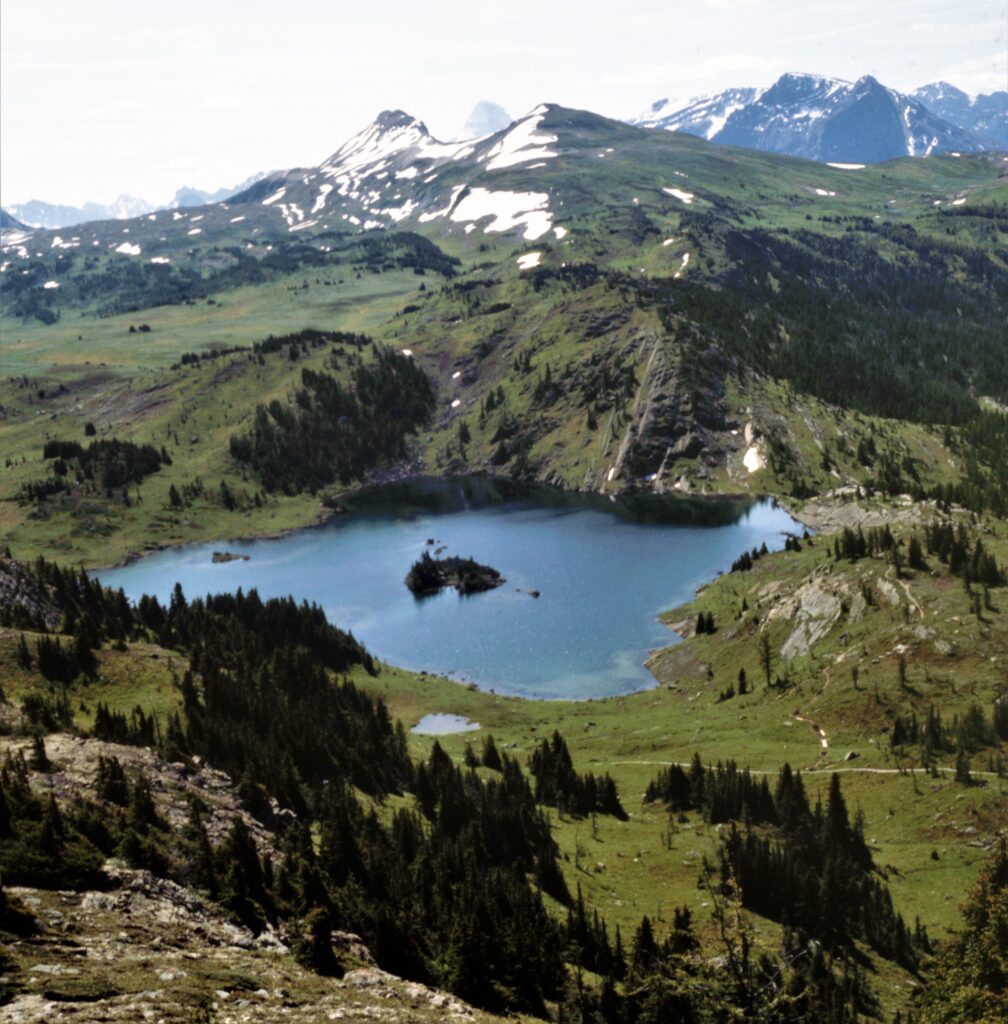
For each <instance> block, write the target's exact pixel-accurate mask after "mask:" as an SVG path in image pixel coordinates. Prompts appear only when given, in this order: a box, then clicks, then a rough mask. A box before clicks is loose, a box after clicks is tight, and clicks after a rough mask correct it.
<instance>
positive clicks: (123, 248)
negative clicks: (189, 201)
mask: <svg viewBox="0 0 1008 1024" xmlns="http://www.w3.org/2000/svg"><path fill="white" fill-rule="evenodd" d="M197 230H198V229H197ZM115 251H116V252H121V253H122V254H123V255H124V256H139V255H140V246H139V245H133V244H132V243H130V242H122V243H121V244H119V245H117V246H116V248H115Z"/></svg>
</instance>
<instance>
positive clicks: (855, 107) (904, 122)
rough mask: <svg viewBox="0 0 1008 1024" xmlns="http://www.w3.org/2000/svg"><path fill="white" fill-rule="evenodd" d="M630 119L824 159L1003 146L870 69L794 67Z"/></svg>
mask: <svg viewBox="0 0 1008 1024" xmlns="http://www.w3.org/2000/svg"><path fill="white" fill-rule="evenodd" d="M925 88H926V87H925ZM957 92H958V91H957ZM927 95H930V94H927ZM959 95H960V96H963V97H965V94H961V93H960V94H959ZM952 99H955V97H952ZM966 99H967V101H968V97H966ZM960 106H961V103H960ZM967 108H968V102H967ZM945 109H946V110H952V107H951V106H946V108H945ZM956 109H959V108H958V107H957V108H956ZM988 116H989V115H988ZM1006 120H1008V113H1006ZM630 123H632V124H636V125H640V126H642V127H651V128H664V129H667V130H670V131H684V132H688V133H690V134H692V135H698V136H700V137H702V138H705V139H707V140H708V141H711V142H717V143H721V144H725V145H735V146H745V147H747V148H752V149H759V150H764V151H767V152H776V153H781V154H785V155H789V156H799V157H803V158H805V159H811V160H817V161H820V162H831V161H832V162H847V163H855V162H856V163H877V162H881V161H884V160H891V159H895V158H898V157H900V156H928V155H931V154H938V153H949V152H983V151H985V150H987V149H990V148H996V147H995V146H994V145H993V144H992V139H988V138H987V137H986V136H981V135H979V134H977V133H976V132H975V131H973V130H971V129H970V128H967V127H962V126H961V125H960V124H958V123H956V122H953V121H952V120H947V119H946V118H945V117H944V116H941V115H940V114H938V113H936V112H934V111H933V110H932V109H931V108H930V107H928V106H927V105H926V104H925V103H924V102H923V99H922V97H920V96H918V95H917V94H909V95H908V94H903V93H899V92H897V91H896V90H894V89H889V88H887V87H885V86H883V85H882V84H881V83H880V82H878V80H877V79H875V78H874V77H873V76H871V75H865V76H863V77H861V78H859V79H858V80H857V81H856V82H847V81H845V80H843V79H837V78H826V77H823V76H819V75H812V74H805V73H795V72H788V73H786V74H784V75H781V77H780V78H778V79H777V81H776V82H774V83H773V84H772V85H770V86H769V87H767V88H762V89H756V88H734V89H727V90H724V91H722V92H719V93H715V94H712V95H707V96H701V97H697V98H695V99H693V100H690V101H689V102H688V103H687V104H685V105H684V106H682V107H679V108H676V109H671V110H670V109H669V104H668V101H667V100H659V101H656V102H655V103H653V104H652V105H651V107H650V108H649V109H648V111H646V112H645V113H644V114H643V115H641V116H639V117H636V118H631V119H630Z"/></svg>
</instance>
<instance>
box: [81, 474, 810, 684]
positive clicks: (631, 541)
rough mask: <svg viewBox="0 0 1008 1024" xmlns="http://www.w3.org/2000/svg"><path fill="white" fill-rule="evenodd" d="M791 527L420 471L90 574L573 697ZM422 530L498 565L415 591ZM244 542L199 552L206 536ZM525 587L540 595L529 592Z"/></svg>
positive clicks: (618, 673) (662, 641) (632, 663)
mask: <svg viewBox="0 0 1008 1024" xmlns="http://www.w3.org/2000/svg"><path fill="white" fill-rule="evenodd" d="M787 531H793V532H799V533H800V532H801V526H800V525H799V524H797V523H796V522H795V521H794V520H793V519H792V518H791V517H790V516H789V515H788V514H787V513H786V512H784V511H783V510H782V509H780V508H778V507H776V506H774V505H773V504H772V503H771V502H769V501H763V502H755V503H751V504H750V503H746V502H726V501H717V502H698V501H695V500H694V501H687V500H685V499H679V500H674V499H669V500H664V501H657V500H655V499H653V498H652V499H640V500H637V501H633V500H631V501H619V502H611V501H608V500H606V499H600V498H598V497H597V496H579V495H570V494H564V493H562V492H558V491H553V490H550V489H547V488H534V489H529V488H521V487H518V486H516V485H512V484H506V483H503V482H500V481H491V480H485V479H469V480H461V481H455V480H452V481H447V480H429V481H419V482H412V483H410V484H405V485H402V484H400V485H395V486H391V487H387V488H382V489H376V490H374V491H372V492H369V493H366V494H364V495H362V496H359V497H358V498H355V499H354V503H353V508H352V512H351V514H350V515H347V516H345V517H341V518H340V519H338V520H337V521H335V522H334V523H332V524H330V525H327V526H324V527H319V528H317V529H312V530H305V531H302V532H299V533H294V534H291V535H289V536H286V537H283V538H281V539H279V540H262V541H253V542H229V543H227V544H224V543H221V542H218V543H215V544H206V545H201V546H198V547H191V548H182V549H172V550H166V551H161V552H158V553H156V554H154V555H151V556H150V557H148V558H144V559H142V560H140V561H138V562H134V563H133V564H132V565H128V566H123V567H120V568H116V569H108V570H103V571H101V572H100V573H98V575H99V577H100V578H101V580H102V581H103V582H105V583H106V584H108V585H110V586H115V587H123V588H124V589H125V591H126V593H127V595H128V596H129V597H131V598H133V599H136V598H139V597H140V595H141V594H143V593H151V594H156V595H157V596H158V597H159V598H160V599H161V600H162V601H166V600H167V599H168V597H169V595H170V593H171V590H172V588H173V587H174V585H175V583H176V581H178V582H180V583H181V584H182V587H183V589H184V591H185V592H186V594H187V596H189V597H194V596H200V595H203V594H206V593H209V592H218V591H226V590H236V589H237V588H238V587H242V588H244V589H245V590H248V589H251V588H252V587H256V588H257V589H258V590H259V593H260V594H261V595H262V596H263V597H274V596H286V595H287V594H293V595H294V596H295V597H296V598H298V599H306V600H308V601H314V602H316V603H318V604H320V605H321V606H322V607H323V608H324V609H325V612H326V614H327V615H328V617H329V619H330V620H331V621H332V622H334V623H336V624H337V625H339V626H341V627H342V628H344V629H349V630H351V631H352V632H353V633H354V635H355V636H356V637H357V638H358V639H359V640H361V641H362V642H363V643H364V644H365V645H366V646H367V647H368V649H369V650H370V651H371V652H372V653H373V654H375V655H377V656H378V657H380V658H382V659H384V660H386V661H388V662H391V663H392V664H396V665H401V666H403V667H406V668H412V669H426V670H428V671H431V672H438V673H442V674H446V675H450V676H452V677H454V678H456V679H460V680H465V681H472V682H475V683H477V684H478V685H479V686H480V687H481V688H484V689H494V690H496V691H497V692H499V693H510V694H518V695H521V696H526V697H536V698H557V697H569V698H587V697H601V696H607V695H611V694H619V693H629V692H631V691H634V690H639V689H643V688H645V687H648V686H651V685H653V684H654V679H653V678H652V676H651V675H650V673H649V672H648V671H647V670H646V669H645V668H644V664H643V662H644V659H645V658H646V657H647V654H648V651H649V650H650V649H651V648H654V647H659V646H665V645H667V644H670V643H673V642H675V640H676V637H675V635H674V634H673V633H672V632H671V631H670V630H668V629H666V628H665V627H664V626H662V625H661V624H660V623H659V622H658V621H657V620H656V616H657V615H658V614H659V613H660V612H662V611H664V610H666V609H668V608H671V607H673V606H675V605H677V604H680V603H682V602H684V601H687V600H689V599H690V598H691V597H692V595H693V593H694V591H695V590H696V588H697V587H698V586H700V585H701V584H703V583H705V582H707V581H709V580H710V579H712V578H714V577H715V576H716V575H717V574H718V573H719V572H722V571H726V570H727V569H728V568H729V566H730V565H731V562H732V561H733V560H734V559H735V558H737V557H738V555H739V554H740V553H741V552H742V551H745V550H749V549H751V548H753V547H758V546H759V545H760V544H762V543H764V542H766V544H767V546H768V547H769V548H770V549H771V550H776V549H779V548H781V547H783V545H784V538H785V532H787ZM428 539H434V540H435V541H436V542H437V546H441V545H444V546H445V549H446V550H445V552H444V553H445V554H455V555H462V556H471V557H473V558H475V559H476V560H477V561H480V562H484V563H486V564H488V565H492V566H493V567H494V568H496V569H498V570H499V571H500V572H501V573H502V574H503V575H504V576H505V577H506V579H507V583H505V584H504V585H503V586H502V587H499V588H498V589H496V590H492V591H489V592H487V593H482V594H476V595H473V596H471V597H460V596H459V595H458V594H457V593H456V592H455V591H454V590H445V591H442V592H441V593H440V594H439V595H437V596H434V597H428V598H424V599H422V600H418V599H416V598H414V597H413V595H412V594H411V593H410V592H409V590H407V588H406V587H405V585H404V584H403V577H404V576H405V575H406V573H407V571H408V570H409V567H410V565H411V563H412V562H413V561H414V559H416V558H417V557H419V555H420V553H421V552H422V551H423V550H424V548H425V545H426V542H427V540H428ZM225 549H226V550H227V551H232V552H235V553H239V554H246V555H248V556H249V560H248V561H232V562H226V563H221V564H217V565H215V564H213V562H212V560H211V556H212V553H213V551H215V550H218V551H219V550H225ZM530 590H538V591H539V592H540V597H538V598H533V597H532V596H530V594H529V591H530Z"/></svg>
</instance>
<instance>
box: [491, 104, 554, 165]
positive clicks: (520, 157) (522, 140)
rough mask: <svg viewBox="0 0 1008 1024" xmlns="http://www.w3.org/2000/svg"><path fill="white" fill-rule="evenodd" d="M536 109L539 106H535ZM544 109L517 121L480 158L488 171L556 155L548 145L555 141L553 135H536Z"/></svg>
mask: <svg viewBox="0 0 1008 1024" xmlns="http://www.w3.org/2000/svg"><path fill="white" fill-rule="evenodd" d="M536 109H537V110H538V109H539V108H536ZM544 116H545V110H544V111H543V112H542V113H540V114H536V113H533V114H532V115H530V116H529V117H526V118H525V119H524V120H522V121H519V122H518V123H517V124H516V125H515V126H514V127H513V128H512V129H511V130H510V131H509V132H507V134H506V135H505V136H504V137H503V138H502V139H501V140H500V141H499V142H498V143H497V144H496V145H495V146H493V147H492V148H491V149H490V151H489V152H488V153H487V154H486V156H485V157H483V158H482V159H484V160H486V161H487V165H486V167H487V170H488V171H499V170H502V169H503V168H505V167H514V166H515V165H516V164H525V163H528V162H529V161H530V160H544V159H548V158H549V157H554V156H556V155H557V154H556V151H555V150H552V149H549V148H548V147H549V146H550V145H551V144H552V143H554V142H556V141H557V137H556V136H555V135H537V134H536V129H537V128H538V127H539V125H540V123H541V121H542V119H543V117H544Z"/></svg>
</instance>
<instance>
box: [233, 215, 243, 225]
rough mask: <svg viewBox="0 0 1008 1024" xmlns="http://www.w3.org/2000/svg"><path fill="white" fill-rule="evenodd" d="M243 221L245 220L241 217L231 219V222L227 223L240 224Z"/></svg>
mask: <svg viewBox="0 0 1008 1024" xmlns="http://www.w3.org/2000/svg"><path fill="white" fill-rule="evenodd" d="M244 219H245V218H244V217H243V216H242V217H232V218H231V220H230V221H229V223H231V224H240V223H241V222H242V221H243V220H244Z"/></svg>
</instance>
